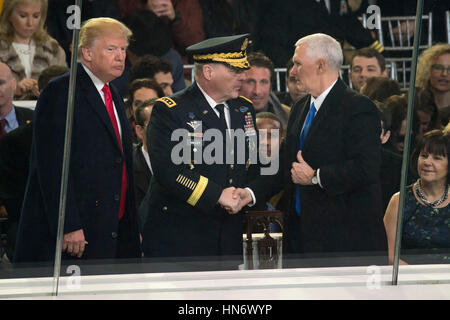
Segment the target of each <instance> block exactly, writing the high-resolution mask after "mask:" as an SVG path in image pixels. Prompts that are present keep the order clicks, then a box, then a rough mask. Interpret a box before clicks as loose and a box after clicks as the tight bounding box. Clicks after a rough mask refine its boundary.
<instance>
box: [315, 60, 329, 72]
mask: <svg viewBox="0 0 450 320" xmlns="http://www.w3.org/2000/svg"><path fill="white" fill-rule="evenodd" d="M326 68H327V64H326V62H325V59H318V60H317V71H318V72H319V73H323V72H324V71H325V70H326Z"/></svg>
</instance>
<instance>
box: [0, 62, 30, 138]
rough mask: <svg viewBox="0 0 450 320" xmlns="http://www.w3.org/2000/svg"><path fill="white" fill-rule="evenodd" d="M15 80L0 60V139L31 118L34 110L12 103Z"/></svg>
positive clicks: (28, 121) (15, 85)
mask: <svg viewBox="0 0 450 320" xmlns="http://www.w3.org/2000/svg"><path fill="white" fill-rule="evenodd" d="M16 87H17V82H16V80H15V79H14V77H13V75H12V73H11V69H9V67H8V66H7V65H6V64H4V63H3V62H0V139H1V138H2V137H3V136H4V135H5V134H6V133H8V132H10V131H12V130H14V129H16V128H18V127H21V126H24V125H25V124H27V123H30V122H31V121H32V120H33V115H34V111H33V110H31V109H27V108H21V107H16V106H14V105H13V99H14V92H15V90H16Z"/></svg>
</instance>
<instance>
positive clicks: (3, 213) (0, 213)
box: [0, 205, 8, 218]
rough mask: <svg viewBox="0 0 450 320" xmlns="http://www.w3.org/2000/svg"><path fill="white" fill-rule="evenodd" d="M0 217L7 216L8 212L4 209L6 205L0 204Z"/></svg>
mask: <svg viewBox="0 0 450 320" xmlns="http://www.w3.org/2000/svg"><path fill="white" fill-rule="evenodd" d="M0 218H8V212H7V211H6V207H5V206H4V205H1V206H0Z"/></svg>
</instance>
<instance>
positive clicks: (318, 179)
mask: <svg viewBox="0 0 450 320" xmlns="http://www.w3.org/2000/svg"><path fill="white" fill-rule="evenodd" d="M316 176H317V182H319V186H320V187H321V188H322V189H323V186H322V183H320V168H319V169H317V172H316Z"/></svg>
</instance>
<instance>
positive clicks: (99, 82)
mask: <svg viewBox="0 0 450 320" xmlns="http://www.w3.org/2000/svg"><path fill="white" fill-rule="evenodd" d="M81 65H82V66H83V68H84V70H85V71H86V73H87V74H88V76H89V78H91V80H92V82H93V83H94V86H95V88H96V89H97V91H98V93H99V94H100V97H101V98H102V100H103V103H105V94H104V93H103V91H102V89H103V87H104V86H105V84H107V85H109V83H104V82H103V81H102V80H100V79H99V78H98V77H97V76H96V75H95V74H93V73H92V71H91V70H89V69H88V68H87V67H86V66H85V65H84V64H81ZM105 108H106V104H105ZM113 109H114V115H115V116H116V120H117V126H118V127H119V135H120V139H122V126H121V124H120V119H119V115H118V114H117V109H116V104H115V103H114V99H113Z"/></svg>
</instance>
